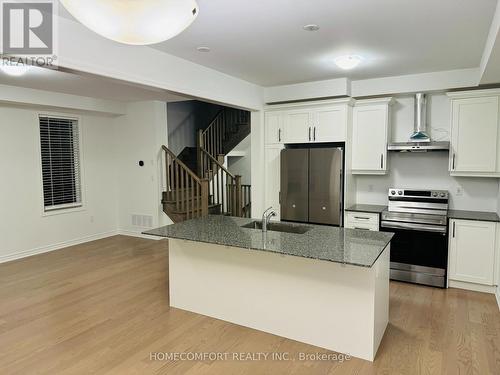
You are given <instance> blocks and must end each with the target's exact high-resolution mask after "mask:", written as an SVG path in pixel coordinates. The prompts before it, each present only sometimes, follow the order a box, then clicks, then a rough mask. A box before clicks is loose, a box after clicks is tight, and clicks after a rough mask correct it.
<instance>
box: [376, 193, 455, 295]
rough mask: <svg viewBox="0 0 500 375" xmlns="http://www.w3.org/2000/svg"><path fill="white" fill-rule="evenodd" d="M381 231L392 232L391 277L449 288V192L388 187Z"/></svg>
mask: <svg viewBox="0 0 500 375" xmlns="http://www.w3.org/2000/svg"><path fill="white" fill-rule="evenodd" d="M380 226H381V230H382V231H385V232H393V233H395V236H394V238H393V240H392V242H391V279H393V280H400V281H407V282H412V283H417V284H424V285H431V286H437V287H441V288H444V287H446V269H447V263H448V236H447V234H448V192H447V191H444V190H417V189H389V208H388V210H386V211H384V212H382V221H381V225H380Z"/></svg>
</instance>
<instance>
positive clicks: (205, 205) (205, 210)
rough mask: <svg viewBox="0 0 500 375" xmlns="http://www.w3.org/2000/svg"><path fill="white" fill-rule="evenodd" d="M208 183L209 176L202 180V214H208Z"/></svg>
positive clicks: (203, 215)
mask: <svg viewBox="0 0 500 375" xmlns="http://www.w3.org/2000/svg"><path fill="white" fill-rule="evenodd" d="M208 183H209V180H208V179H207V178H203V179H202V180H201V216H202V217H205V216H208Z"/></svg>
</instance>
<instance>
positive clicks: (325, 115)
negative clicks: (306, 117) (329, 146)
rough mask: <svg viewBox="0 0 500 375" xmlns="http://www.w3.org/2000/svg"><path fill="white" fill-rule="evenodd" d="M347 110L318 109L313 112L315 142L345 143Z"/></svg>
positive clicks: (343, 107) (343, 108) (344, 108)
mask: <svg viewBox="0 0 500 375" xmlns="http://www.w3.org/2000/svg"><path fill="white" fill-rule="evenodd" d="M346 127H347V109H346V107H345V106H342V107H340V106H339V107H336V108H324V109H317V110H315V111H314V112H313V141H314V142H345V140H346Z"/></svg>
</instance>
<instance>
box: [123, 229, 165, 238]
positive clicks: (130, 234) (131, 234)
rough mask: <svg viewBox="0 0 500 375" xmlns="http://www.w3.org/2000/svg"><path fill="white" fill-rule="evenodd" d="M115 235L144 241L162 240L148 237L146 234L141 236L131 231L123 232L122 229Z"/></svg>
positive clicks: (139, 233)
mask: <svg viewBox="0 0 500 375" xmlns="http://www.w3.org/2000/svg"><path fill="white" fill-rule="evenodd" d="M117 234H119V235H121V236H129V237H137V238H144V239H146V240H154V241H160V240H163V239H164V238H163V237H158V236H148V235H147V234H142V233H141V232H134V231H132V230H124V229H119V230H118V232H117Z"/></svg>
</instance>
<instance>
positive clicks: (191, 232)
mask: <svg viewBox="0 0 500 375" xmlns="http://www.w3.org/2000/svg"><path fill="white" fill-rule="evenodd" d="M252 221H254V220H253V219H246V218H237V217H229V216H223V215H209V216H207V217H205V218H200V219H193V220H188V221H184V222H181V223H177V224H173V225H167V226H165V227H161V228H157V229H153V230H149V231H147V232H144V234H147V235H152V236H159V237H165V238H171V239H182V240H188V241H194V242H204V243H210V244H215V245H221V246H232V247H238V248H243V249H248V250H251V251H254V250H257V251H267V252H274V253H279V254H284V255H291V256H298V257H303V258H311V259H317V260H323V261H329V262H336V263H342V264H349V265H354V266H360V267H372V266H373V265H374V264H375V262H376V261H377V259H378V257H379V256H380V254H382V253H383V251H384V250H385V248H386V247H387V245H388V244H389V243H390V241H391V239H392V236H393V234H392V233H385V232H370V231H363V230H356V229H345V228H337V227H329V226H323V225H312V224H290V225H299V226H307V227H309V228H310V229H309V230H308V231H307V232H306V233H303V234H296V233H283V232H275V231H268V232H267V233H263V232H262V231H261V230H260V229H249V228H242V226H243V225H245V224H248V223H251V222H252Z"/></svg>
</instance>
